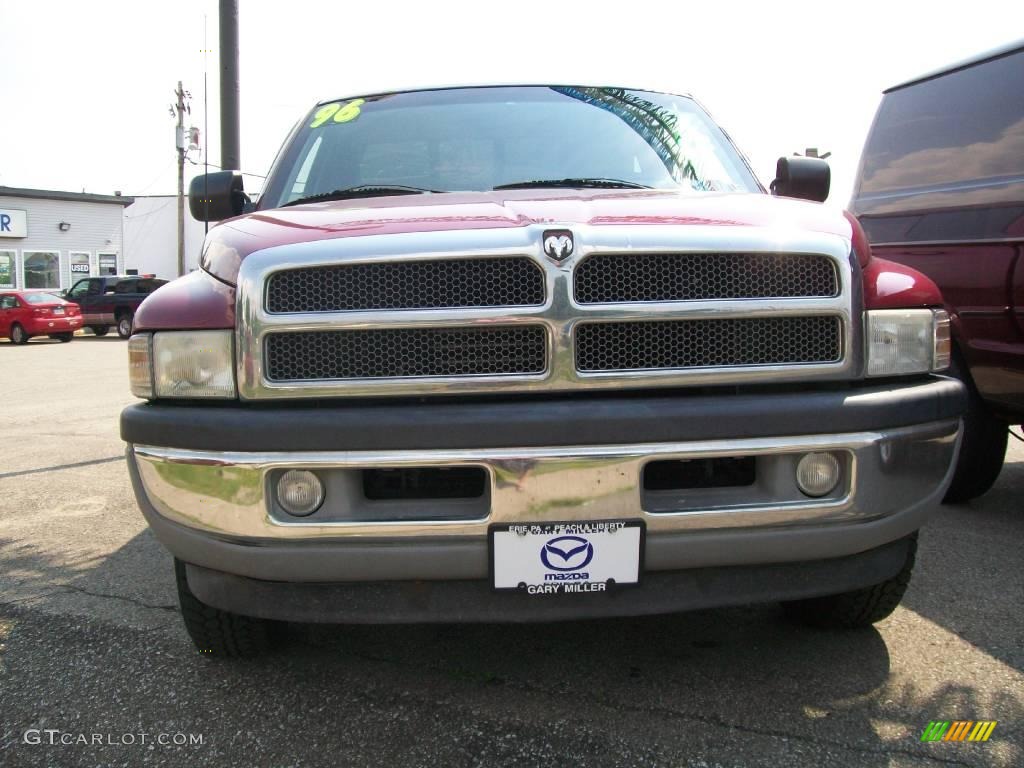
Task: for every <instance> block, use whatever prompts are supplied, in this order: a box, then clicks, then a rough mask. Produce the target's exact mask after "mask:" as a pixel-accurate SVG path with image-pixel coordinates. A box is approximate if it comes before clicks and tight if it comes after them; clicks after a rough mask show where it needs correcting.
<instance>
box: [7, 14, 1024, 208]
mask: <svg viewBox="0 0 1024 768" xmlns="http://www.w3.org/2000/svg"><path fill="white" fill-rule="evenodd" d="M239 4H240V6H241V8H240V30H241V31H240V47H241V102H242V168H243V170H245V171H250V172H252V173H258V174H265V173H266V171H267V168H268V167H269V165H270V163H271V161H272V160H273V158H274V155H275V153H276V151H277V149H278V147H279V145H280V143H281V142H282V141H283V139H284V137H285V135H286V133H287V131H288V130H289V129H290V128H291V126H292V124H293V123H294V122H295V120H297V119H298V117H300V116H301V115H302V114H303V113H304V112H305V111H306V110H307V109H308V108H309V107H310V106H312V104H313V103H314V102H316V101H318V100H320V99H324V98H330V97H334V96H341V95H346V94H350V93H359V92H363V91H374V90H378V89H385V88H396V87H406V86H416V85H431V84H450V83H463V82H473V83H477V82H488V81H496V82H514V81H549V82H572V81H586V82H588V83H592V82H596V81H599V82H607V83H609V84H614V85H636V86H643V87H648V88H652V89H658V90H667V91H676V92H689V93H692V94H693V95H694V96H696V97H697V98H698V99H699V100H700V101H701V102H702V103H703V104H704V105H705V107H707V109H708V110H709V111H710V112H711V114H712V115H713V116H714V117H715V118H716V119H717V120H718V122H719V123H720V124H721V125H722V126H723V127H724V128H725V129H726V130H727V131H728V132H729V133H730V134H731V135H732V137H733V139H734V140H735V141H736V143H737V144H738V145H739V146H740V148H741V149H742V150H743V151H744V152H745V153H746V154H747V156H748V157H749V158H750V160H751V162H752V163H753V165H754V169H755V171H756V172H757V173H758V175H759V176H760V177H761V179H762V181H764V182H765V183H767V182H768V181H769V180H770V179H771V178H772V176H773V175H774V169H775V159H776V158H777V157H778V156H779V155H780V154H791V153H793V152H794V151H801V152H802V151H803V150H804V148H805V147H818V148H819V149H820V150H822V151H831V152H832V158H831V159H830V163H831V164H832V174H833V185H832V189H833V192H832V196H831V198H830V203H835V204H837V205H845V203H846V202H847V201H848V199H849V194H850V188H851V185H852V182H853V176H854V174H855V172H856V164H857V160H858V157H859V155H860V150H861V146H862V144H863V141H864V136H865V134H866V132H867V129H868V126H869V124H870V122H871V119H872V117H873V115H874V111H875V108H876V107H877V104H878V99H879V94H880V92H881V90H882V89H883V88H885V87H887V86H890V85H893V84H895V83H897V82H899V81H901V80H904V79H907V78H909V77H913V76H915V75H918V74H922V73H923V72H926V71H929V70H931V69H934V68H937V67H940V66H943V65H945V64H948V63H951V62H954V61H957V60H959V59H962V58H965V57H967V56H971V55H973V54H975V53H978V52H981V51H985V50H987V49H990V48H993V47H995V46H997V45H1000V44H1003V43H1005V42H1009V41H1011V40H1013V39H1015V38H1019V37H1020V36H1022V35H1024V3H1022V2H1019V1H1017V2H1013V1H1009V2H1008V1H1007V0H1003V1H1002V2H993V1H992V0H972V2H970V3H963V2H958V3H955V4H954V3H942V2H935V0H932V2H910V1H906V0H888V2H873V1H868V0H864V2H852V3H850V2H846V3H841V4H840V3H829V2H783V1H781V0H779V1H778V2H752V3H738V2H726V1H724V0H719V2H712V3H695V2H693V1H692V0H691V1H690V2H686V1H685V0H674V1H671V2H661V1H651V2H646V3H640V2H621V1H620V2H615V3H609V2H605V1H604V0H600V1H598V0H589V1H587V0H583V1H580V0H545V1H544V2H537V1H536V0H512V1H506V2H503V3H498V2H487V1H486V0H477V1H476V2H462V1H456V0H450V1H442V0H434V1H433V2H431V1H430V0H423V1H421V2H394V1H392V2H387V0H371V2H362V1H360V0H345V1H344V2H339V1H338V0H335V2H314V1H312V0H291V2H288V3H277V2H256V0H241V2H240V3H239ZM217 5H218V4H217V2H216V0H177V1H176V2H159V3H158V2H155V1H154V0H93V1H92V2H85V1H83V0H77V1H75V2H71V1H67V2H57V1H54V0H51V1H47V0H0V185H6V186H14V187H35V188H42V189H62V190H71V191H81V190H82V189H85V190H86V191H89V192H100V193H111V192H113V191H114V190H115V189H116V190H121V191H122V192H123V193H124V194H128V195H139V194H148V195H153V194H171V193H173V192H174V191H175V186H176V170H175V152H174V120H173V119H172V118H171V116H170V114H169V112H168V107H169V106H170V104H171V102H172V101H173V99H174V95H173V90H174V87H175V84H176V82H177V81H178V80H179V79H181V80H182V81H183V82H184V84H185V88H186V89H187V90H191V92H192V94H193V97H194V99H193V102H192V108H193V109H192V122H193V124H195V125H197V126H199V127H200V128H201V127H202V125H203V114H202V112H203V107H202V94H203V67H204V62H203V54H202V49H203V19H204V14H205V15H206V18H207V42H208V48H209V49H210V50H211V51H212V52H211V54H210V55H209V58H208V68H209V104H210V116H209V131H210V136H211V137H212V138H213V142H212V145H211V149H210V162H211V163H219V155H220V141H219V136H220V133H219V132H220V127H219V121H218V116H219V107H218V92H217V87H218V83H217V71H218V59H217ZM698 6H709V7H707V8H698ZM198 170H200V169H197V168H193V167H190V166H187V167H186V185H187V183H188V178H190V177H191V175H192V174H193V173H195V172H197V171H198ZM246 182H247V189H249V190H250V191H253V190H258V188H259V184H260V181H259V179H254V178H251V177H250V178H247V179H246Z"/></svg>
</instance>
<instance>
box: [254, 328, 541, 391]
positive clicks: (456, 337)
mask: <svg viewBox="0 0 1024 768" xmlns="http://www.w3.org/2000/svg"><path fill="white" fill-rule="evenodd" d="M546 341H547V339H546V333H545V331H544V328H543V327H542V326H536V325H532V326H507V327H486V328H392V329H370V330H343V331H303V332H286V333H272V334H269V335H268V336H267V337H266V374H267V378H268V379H270V380H271V381H311V380H321V381H322V380H331V379H376V378H396V379H401V378H415V377H430V376H487V375H525V374H536V373H542V372H543V371H544V370H545V369H546V368H547V343H546Z"/></svg>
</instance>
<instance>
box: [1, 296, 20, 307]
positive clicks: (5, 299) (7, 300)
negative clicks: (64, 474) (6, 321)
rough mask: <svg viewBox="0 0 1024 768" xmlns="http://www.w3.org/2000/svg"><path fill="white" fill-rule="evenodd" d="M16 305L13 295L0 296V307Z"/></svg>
mask: <svg viewBox="0 0 1024 768" xmlns="http://www.w3.org/2000/svg"><path fill="white" fill-rule="evenodd" d="M17 306H18V303H17V301H16V300H15V298H14V297H13V296H0V309H14V308H15V307H17Z"/></svg>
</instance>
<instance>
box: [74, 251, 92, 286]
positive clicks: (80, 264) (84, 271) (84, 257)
mask: <svg viewBox="0 0 1024 768" xmlns="http://www.w3.org/2000/svg"><path fill="white" fill-rule="evenodd" d="M90 261H92V255H91V254H90V253H89V252H88V251H69V252H68V262H69V263H70V264H71V282H72V283H73V282H75V280H77V279H78V278H80V277H88V276H89V275H91V274H92V266H91V265H90V263H89V262H90Z"/></svg>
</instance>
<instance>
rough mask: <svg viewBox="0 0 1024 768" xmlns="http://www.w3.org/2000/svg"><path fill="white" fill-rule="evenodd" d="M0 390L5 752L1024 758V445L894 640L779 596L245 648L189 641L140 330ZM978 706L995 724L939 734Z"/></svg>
mask: <svg viewBox="0 0 1024 768" xmlns="http://www.w3.org/2000/svg"><path fill="white" fill-rule="evenodd" d="M0 392H2V393H3V420H2V422H0V424H2V427H0V428H2V432H3V439H2V441H0V764H2V765H5V766H22V765H26V766H29V765H90V766H92V765H125V766H129V765H131V766H134V765H140V764H143V765H189V766H202V765H246V766H300V765H301V766H306V765H309V766H313V765H331V766H337V765H345V766H348V765H352V766H381V765H396V766H398V765H400V766H435V765H446V766H457V765H474V766H477V765H479V766H485V765H486V766H490V765H501V766H506V765H515V766H532V765H559V766H570V765H572V766H576V765H587V766H591V765H593V766H612V765H630V766H632V765H651V766H655V765H656V766H702V767H710V766H781V765H786V766H854V765H856V766H931V765H978V766H1019V765H1024V726H1022V720H1024V618H1022V616H1021V606H1022V598H1024V562H1022V558H1021V554H1020V553H1021V545H1022V543H1024V508H1022V507H1024V505H1022V503H1021V498H1022V497H1024V444H1022V443H1019V442H1015V441H1012V440H1011V443H1012V445H1011V454H1010V457H1009V461H1008V463H1007V465H1006V467H1005V468H1004V470H1003V473H1002V475H1001V477H1000V479H999V482H998V484H997V486H996V488H995V489H994V490H992V491H991V492H990V493H989V494H988V495H986V496H984V497H983V498H981V499H979V500H977V501H976V502H974V503H971V504H969V505H962V506H956V507H945V508H943V509H942V510H941V511H940V512H939V514H938V515H937V516H936V517H935V518H934V519H933V521H932V523H931V524H930V525H929V526H928V527H927V528H926V529H925V530H924V532H923V534H922V539H921V547H920V551H919V554H918V566H917V570H916V572H915V576H914V579H913V581H912V584H911V588H910V591H909V593H908V595H907V597H906V599H905V601H904V604H903V607H901V608H900V609H899V610H898V611H897V612H896V613H895V614H894V615H893V616H892V617H891V618H889V619H888V620H886V621H884V622H882V623H881V624H880V625H878V626H877V627H876V628H873V629H867V630H861V631H856V632H847V633H842V632H827V631H811V630H807V629H799V628H795V627H793V626H790V625H789V624H787V623H785V622H784V621H783V620H782V618H781V616H780V612H779V610H778V609H777V608H776V607H775V606H755V607H750V608H739V609H727V610H712V611H700V612H696V613H690V614H684V615H678V616H669V617H659V618H649V619H642V620H636V619H631V620H617V621H594V622H582V623H580V622H577V623H568V624H558V625H533V626H530V625H527V626H492V625H487V626H419V627H395V626H391V627H380V628H375V627H356V628H342V627H293V628H291V630H290V634H291V643H290V644H289V645H288V647H287V648H286V649H285V650H283V651H281V652H279V653H277V654H275V655H272V656H269V657H266V658H263V659H260V660H257V661H224V660H218V659H214V658H206V657H202V656H200V655H198V654H197V653H196V652H195V650H194V649H193V647H192V645H191V643H190V641H189V640H188V638H187V637H186V635H185V632H184V629H183V627H182V625H181V622H180V620H179V616H178V613H177V601H176V596H175V593H174V586H173V575H172V567H171V559H170V556H169V555H167V554H166V553H165V552H164V551H163V550H162V549H161V548H160V546H159V545H158V544H157V543H156V541H155V540H154V539H153V538H152V536H151V535H150V534H149V532H148V531H147V530H146V527H145V525H144V523H143V520H142V517H141V515H140V514H139V513H138V511H137V510H136V507H135V502H134V499H133V497H132V495H131V490H130V486H129V482H128V477H127V473H126V470H125V467H124V462H123V458H122V452H123V447H122V444H121V441H120V439H119V437H118V427H117V415H118V412H119V411H120V409H121V408H122V407H123V406H124V405H126V404H127V403H129V402H131V401H132V397H131V395H130V394H129V393H128V389H127V376H126V350H125V343H124V342H123V341H120V340H119V339H117V338H116V337H107V338H104V339H97V338H92V337H81V336H80V337H78V338H77V339H76V340H75V341H74V342H73V343H71V344H59V343H56V342H53V343H51V342H47V341H43V342H32V343H30V344H28V345H26V346H23V347H15V346H13V345H11V344H8V343H6V342H2V343H0ZM956 719H960V720H997V721H998V725H997V726H996V728H995V731H994V732H993V734H992V737H991V739H990V741H989V742H987V743H950V742H939V743H922V742H921V741H920V740H919V739H920V735H921V732H922V730H923V729H924V727H925V726H926V725H927V724H928V722H929V721H930V720H956ZM183 740H184V742H185V743H180V742H182V741H183ZM33 742H38V743H33ZM51 742H53V743H51ZM176 742H178V743H176Z"/></svg>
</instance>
